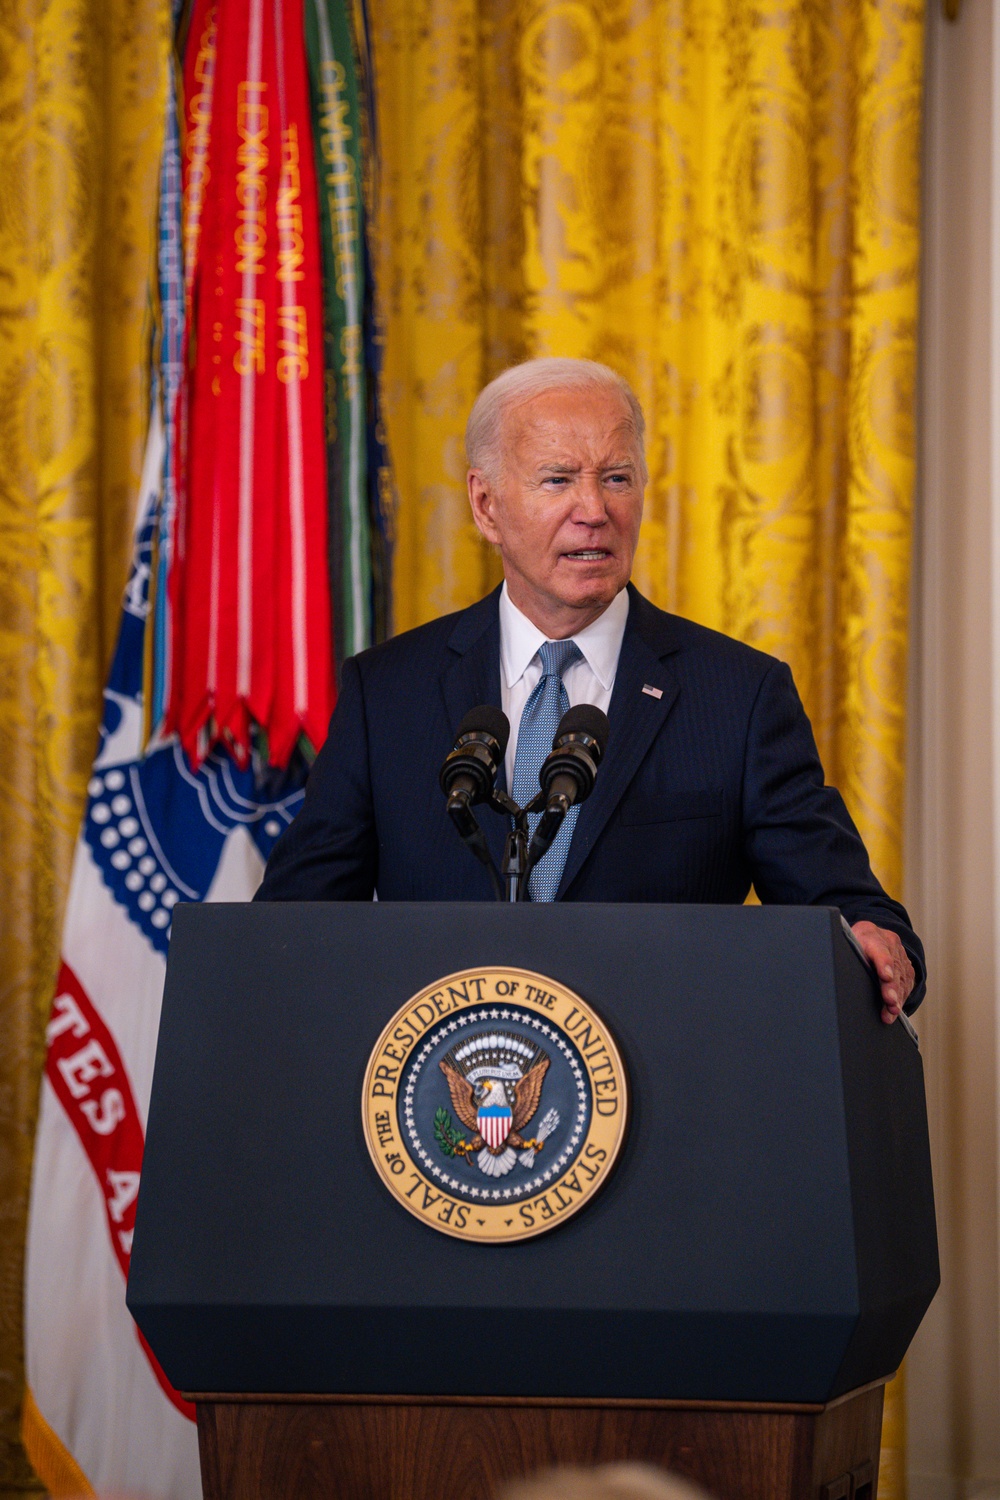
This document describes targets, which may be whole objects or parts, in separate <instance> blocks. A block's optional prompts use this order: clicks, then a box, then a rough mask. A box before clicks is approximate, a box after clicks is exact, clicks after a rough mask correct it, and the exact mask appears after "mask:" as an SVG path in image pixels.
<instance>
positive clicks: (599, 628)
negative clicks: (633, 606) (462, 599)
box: [500, 582, 629, 692]
mask: <svg viewBox="0 0 1000 1500" xmlns="http://www.w3.org/2000/svg"><path fill="white" fill-rule="evenodd" d="M628 602H629V601H628V589H622V590H621V592H620V593H619V594H616V595H615V597H614V599H612V601H611V603H610V604H609V605H608V607H607V609H606V610H605V611H604V613H603V614H602V615H598V617H597V619H596V620H593V621H591V623H590V624H589V625H588V626H587V627H586V628H585V629H584V630H580V631H577V633H576V635H574V636H573V640H574V641H575V642H576V644H577V645H578V646H579V648H580V651H581V652H582V654H583V656H584V657H585V658H586V662H587V665H588V666H589V668H590V670H591V671H592V672H593V674H594V676H595V677H596V678H597V680H598V682H599V683H600V684H601V687H602V688H604V689H605V691H606V692H608V691H610V689H611V687H612V684H613V683H614V680H615V673H616V672H617V670H618V657H619V655H620V654H621V649H622V638H623V636H624V634H625V622H626V620H627V619H628ZM546 640H548V636H546V635H544V634H543V633H542V631H540V630H539V628H538V626H537V625H533V624H532V623H531V621H530V620H529V619H528V617H527V615H526V614H523V613H522V612H521V610H519V609H518V607H517V605H516V604H514V603H513V601H512V600H511V597H510V595H509V594H508V592H507V584H506V582H505V583H504V586H503V588H502V589H501V590H500V671H501V672H502V674H503V681H504V687H506V688H512V687H513V686H514V684H515V682H517V681H519V680H520V678H521V677H523V676H524V673H525V670H526V669H527V667H528V665H529V664H530V662H531V661H532V659H533V658H534V656H535V655H536V653H537V651H538V648H539V646H541V645H542V643H543V642H544V641H546Z"/></svg>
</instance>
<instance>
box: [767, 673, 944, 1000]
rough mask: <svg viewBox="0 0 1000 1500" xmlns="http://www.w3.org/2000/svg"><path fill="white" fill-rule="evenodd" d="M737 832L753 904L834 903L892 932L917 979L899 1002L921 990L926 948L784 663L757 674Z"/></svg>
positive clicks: (920, 993)
mask: <svg viewBox="0 0 1000 1500" xmlns="http://www.w3.org/2000/svg"><path fill="white" fill-rule="evenodd" d="M743 830H744V840H745V848H746V853H747V858H748V861H749V864H750V868H751V871H752V875H753V883H754V889H755V890H756V892H757V894H758V896H759V897H760V899H761V901H764V902H776V903H779V904H782V905H813V906H835V907H839V909H840V911H841V912H842V913H843V915H844V917H845V918H846V920H847V921H848V922H849V923H850V924H851V925H852V926H853V924H854V923H855V922H861V921H868V922H874V923H875V924H876V925H877V926H879V927H886V928H888V929H890V930H891V931H892V932H895V933H897V934H898V936H899V938H900V939H901V941H902V943H903V946H904V948H905V949H906V951H907V953H908V954H909V957H910V961H911V963H912V964H913V967H914V970H915V973H916V980H915V983H914V988H913V992H912V994H911V995H910V998H909V999H908V1000H907V1002H906V1007H905V1009H906V1010H907V1011H908V1012H909V1011H913V1010H915V1009H916V1008H917V1006H918V1005H919V1004H920V1002H921V1000H922V999H923V997H924V990H925V988H926V967H925V963H924V950H923V946H922V944H921V942H920V939H919V938H918V937H917V935H916V933H915V932H914V931H913V928H912V926H911V924H910V919H909V916H908V915H907V913H906V910H905V909H904V907H902V906H901V905H900V904H899V902H898V901H893V900H891V899H890V897H889V896H887V895H886V893H885V891H884V890H883V889H882V886H881V885H880V884H879V882H878V880H876V878H875V876H874V874H873V873H872V868H871V863H870V861H869V858H868V851H867V850H866V849H865V846H864V844H863V842H862V840H861V835H860V834H859V833H858V830H857V828H856V827H855V825H854V822H853V820H852V818H851V815H850V813H849V812H848V811H847V807H846V806H845V804H844V800H843V798H842V797H841V795H840V793H839V792H838V791H837V790H836V789H835V788H834V787H830V786H826V785H825V784H824V777H823V767H822V765H821V763H820V758H819V752H818V751H817V749H816V741H815V739H814V738H813V732H812V727H811V725H810V723H809V720H808V718H807V717H806V713H805V709H804V708H803V707H802V703H801V700H800V698H799V695H798V692H797V691H796V688H795V683H794V682H793V680H792V674H791V672H790V671H789V669H788V667H787V666H786V665H785V664H784V662H775V663H774V665H773V666H772V667H771V668H770V669H769V671H768V672H767V674H766V675H765V677H764V679H763V681H762V683H761V686H760V689H759V691H758V693H757V699H756V702H755V704H754V707H753V711H752V713H751V716H750V725H749V730H748V734H747V745H746V759H745V763H744V774H743Z"/></svg>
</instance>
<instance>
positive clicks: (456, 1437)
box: [190, 1381, 885, 1500]
mask: <svg viewBox="0 0 1000 1500" xmlns="http://www.w3.org/2000/svg"><path fill="white" fill-rule="evenodd" d="M884 1386H885V1382H884V1381H878V1382H876V1383H874V1384H873V1385H870V1386H865V1387H862V1388H861V1389H859V1390H856V1391H851V1392H849V1393H848V1394H847V1395H845V1396H841V1397H839V1398H838V1399H837V1400H836V1401H831V1402H829V1403H828V1404H826V1405H804V1404H803V1405H792V1404H768V1403H764V1402H749V1403H745V1404H740V1403H737V1402H720V1401H716V1402H709V1401H618V1402H614V1401H581V1400H559V1399H555V1398H545V1399H529V1398H511V1397H506V1398H504V1397H461V1396H429V1397H417V1396H409V1397H406V1396H299V1395H295V1396H284V1395H254V1396H247V1395H220V1394H214V1395H213V1394H195V1395H192V1396H191V1397H190V1399H191V1400H192V1401H194V1402H195V1403H196V1404H197V1411H198V1442H199V1448H200V1452H201V1473H202V1484H203V1486H204V1497H205V1500H292V1497H295V1500H313V1497H316V1500H319V1497H324V1500H328V1497H330V1496H331V1495H335V1496H336V1497H337V1500H484V1497H486V1496H490V1495H492V1494H493V1493H494V1492H495V1490H496V1489H497V1487H498V1486H499V1485H500V1484H501V1483H503V1482H504V1481H506V1480H509V1479H514V1478H519V1477H522V1476H524V1475H527V1474H532V1473H534V1472H535V1471H537V1470H538V1469H545V1468H550V1467H552V1466H553V1465H555V1464H581V1465H586V1466H589V1465H593V1464H600V1463H615V1462H625V1461H630V1462H644V1463H650V1464H656V1465H658V1466H659V1467H661V1468H665V1469H670V1470H673V1471H674V1472H675V1473H677V1474H682V1475H684V1476H686V1477H687V1478H689V1479H692V1480H694V1481H695V1482H697V1483H699V1484H702V1485H704V1487H705V1488H706V1489H707V1490H708V1491H709V1493H710V1494H711V1495H713V1496H714V1497H716V1500H875V1493H876V1488H877V1485H878V1455H879V1442H880V1437H881V1430H882V1399H883V1394H884Z"/></svg>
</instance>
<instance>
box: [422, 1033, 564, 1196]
mask: <svg viewBox="0 0 1000 1500" xmlns="http://www.w3.org/2000/svg"><path fill="white" fill-rule="evenodd" d="M489 1021H514V1022H516V1023H517V1024H518V1025H520V1026H525V1027H528V1028H530V1029H531V1030H532V1031H537V1032H539V1033H540V1035H541V1036H543V1037H545V1038H546V1040H547V1041H548V1042H549V1043H550V1044H551V1045H552V1046H554V1047H556V1048H558V1050H559V1051H560V1052H561V1053H562V1054H563V1056H564V1057H565V1059H566V1061H567V1063H568V1064H569V1068H570V1071H571V1072H572V1074H573V1081H574V1083H575V1085H576V1102H577V1111H576V1118H575V1120H574V1121H573V1126H572V1129H571V1131H570V1133H569V1137H568V1139H567V1140H566V1143H565V1145H564V1147H563V1149H562V1151H561V1153H560V1154H559V1156H557V1157H556V1159H555V1160H554V1161H553V1162H551V1164H550V1165H549V1166H547V1167H546V1169H545V1171H544V1172H539V1173H537V1174H535V1175H534V1176H533V1177H530V1178H529V1179H528V1180H527V1181H523V1180H522V1181H521V1182H520V1183H516V1182H515V1184H514V1185H513V1186H511V1187H503V1188H491V1187H473V1186H472V1185H471V1184H468V1183H465V1182H463V1181H461V1180H460V1179H459V1178H457V1177H452V1176H451V1175H450V1173H449V1171H448V1169H447V1167H442V1166H441V1165H440V1164H439V1163H438V1162H437V1161H436V1160H435V1159H434V1157H432V1156H431V1155H430V1153H429V1152H428V1151H427V1150H426V1149H425V1147H424V1143H423V1141H422V1139H421V1137H420V1133H419V1131H418V1130H417V1123H416V1119H415V1116H414V1108H413V1099H414V1093H415V1090H416V1086H417V1079H418V1078H419V1077H420V1074H421V1072H422V1071H423V1068H424V1065H425V1064H426V1062H427V1059H428V1058H429V1057H430V1055H431V1053H432V1052H434V1051H435V1050H436V1049H437V1047H438V1045H439V1044H440V1042H441V1041H442V1039H443V1038H445V1037H447V1036H449V1035H451V1034H454V1033H455V1032H457V1031H459V1030H461V1029H462V1028H463V1027H466V1026H476V1025H482V1024H483V1022H489ZM400 1105H401V1114H402V1117H403V1118H402V1120H401V1121H400V1123H401V1125H402V1126H403V1129H404V1130H405V1132H406V1135H407V1136H408V1137H409V1140H410V1145H411V1147H412V1150H413V1155H414V1156H415V1157H416V1159H417V1160H418V1161H419V1162H420V1163H421V1165H422V1166H423V1168H424V1170H425V1171H426V1173H427V1175H428V1176H429V1177H433V1178H434V1180H435V1181H436V1182H438V1183H440V1184H441V1186H442V1187H443V1188H447V1190H448V1191H449V1192H450V1193H453V1194H455V1195H456V1196H457V1197H459V1198H464V1199H467V1200H470V1201H474V1200H478V1201H479V1202H480V1203H482V1202H489V1201H493V1202H496V1201H501V1202H502V1201H504V1200H507V1201H509V1202H518V1201H519V1200H520V1199H522V1198H528V1197H531V1196H533V1195H534V1194H535V1193H538V1192H542V1191H544V1189H545V1188H546V1187H547V1186H548V1185H549V1184H550V1183H551V1182H552V1180H553V1178H555V1177H561V1176H562V1174H563V1172H564V1171H565V1170H566V1169H567V1168H568V1167H569V1165H570V1164H571V1162H572V1161H573V1159H574V1158H575V1156H576V1154H577V1152H578V1151H579V1149H580V1146H581V1144H582V1141H583V1136H584V1133H585V1131H586V1128H587V1118H588V1115H589V1112H590V1110H589V1096H588V1089H587V1081H586V1076H585V1074H584V1071H583V1068H582V1067H581V1066H580V1060H579V1057H578V1055H577V1053H576V1052H575V1051H574V1049H573V1048H572V1047H571V1046H570V1045H569V1043H568V1042H567V1041H566V1039H565V1038H564V1037H563V1036H562V1034H561V1033H560V1031H559V1030H558V1029H557V1028H556V1027H554V1026H550V1025H549V1023H548V1022H547V1021H545V1020H543V1019H542V1018H541V1017H540V1016H536V1015H533V1014H532V1013H531V1012H530V1011H521V1010H515V1009H514V1008H513V1007H511V1006H495V1005H494V1006H483V1007H481V1008H477V1009H476V1010H471V1011H467V1012H466V1013H465V1014H464V1015H462V1016H458V1017H456V1019H455V1020H453V1021H448V1022H446V1023H444V1024H443V1025H441V1026H438V1027H436V1028H435V1029H434V1031H433V1032H432V1033H431V1034H430V1036H429V1037H428V1039H427V1041H426V1042H425V1043H424V1045H423V1046H422V1047H421V1048H420V1050H419V1051H418V1052H417V1054H416V1056H415V1057H413V1058H411V1059H410V1064H409V1069H408V1074H407V1078H406V1088H405V1090H404V1091H403V1093H402V1095H401V1098H400ZM542 1107H543V1106H542V1105H539V1110H540V1111H541V1109H542ZM484 1181H486V1182H488V1181H489V1179H488V1178H486V1177H485V1175H484Z"/></svg>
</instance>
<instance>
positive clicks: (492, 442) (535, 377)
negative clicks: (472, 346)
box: [465, 358, 646, 481]
mask: <svg viewBox="0 0 1000 1500" xmlns="http://www.w3.org/2000/svg"><path fill="white" fill-rule="evenodd" d="M567 390H569V391H582V390H600V391H610V392H612V394H614V395H616V396H618V397H620V399H621V401H622V403H623V405H624V406H625V407H626V409H627V411H628V416H629V422H630V425H631V426H632V428H633V430H634V432H635V440H636V444H637V446H638V449H639V457H640V461H641V464H642V471H643V478H645V477H646V460H645V457H644V455H643V438H644V436H645V432H646V419H645V417H644V416H643V414H642V407H641V406H640V405H639V398H638V396H637V395H636V394H635V392H634V391H633V389H632V387H631V386H630V385H629V383H628V381H627V380H624V379H623V378H622V377H621V375H618V374H616V373H615V371H614V370H611V369H609V368H608V366H607V365H600V364H598V363H597V362H596V360H592V359H554V358H549V359H529V360H526V361H525V363H524V364H521V365H511V367H510V369H508V370H504V372H503V374H502V375H498V376H497V378H496V379H495V380H491V381H490V383H489V385H488V386H485V387H484V388H483V390H481V391H480V392H479V395H478V396H477V397H476V400H475V404H474V405H473V408H472V410H471V412H470V413H469V420H468V422H467V423H466V424H465V456H466V458H467V459H468V463H469V468H470V469H481V470H482V471H483V473H484V474H486V475H487V477H488V478H490V479H492V480H494V481H496V479H497V478H498V477H499V475H500V472H501V470H502V467H503V464H502V454H501V440H502V437H503V423H504V417H505V416H506V414H507V412H508V411H509V410H510V408H511V407H513V406H520V405H521V403H522V402H524V401H530V400H531V399H532V397H534V396H540V395H542V393H543V392H545V391H567Z"/></svg>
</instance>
